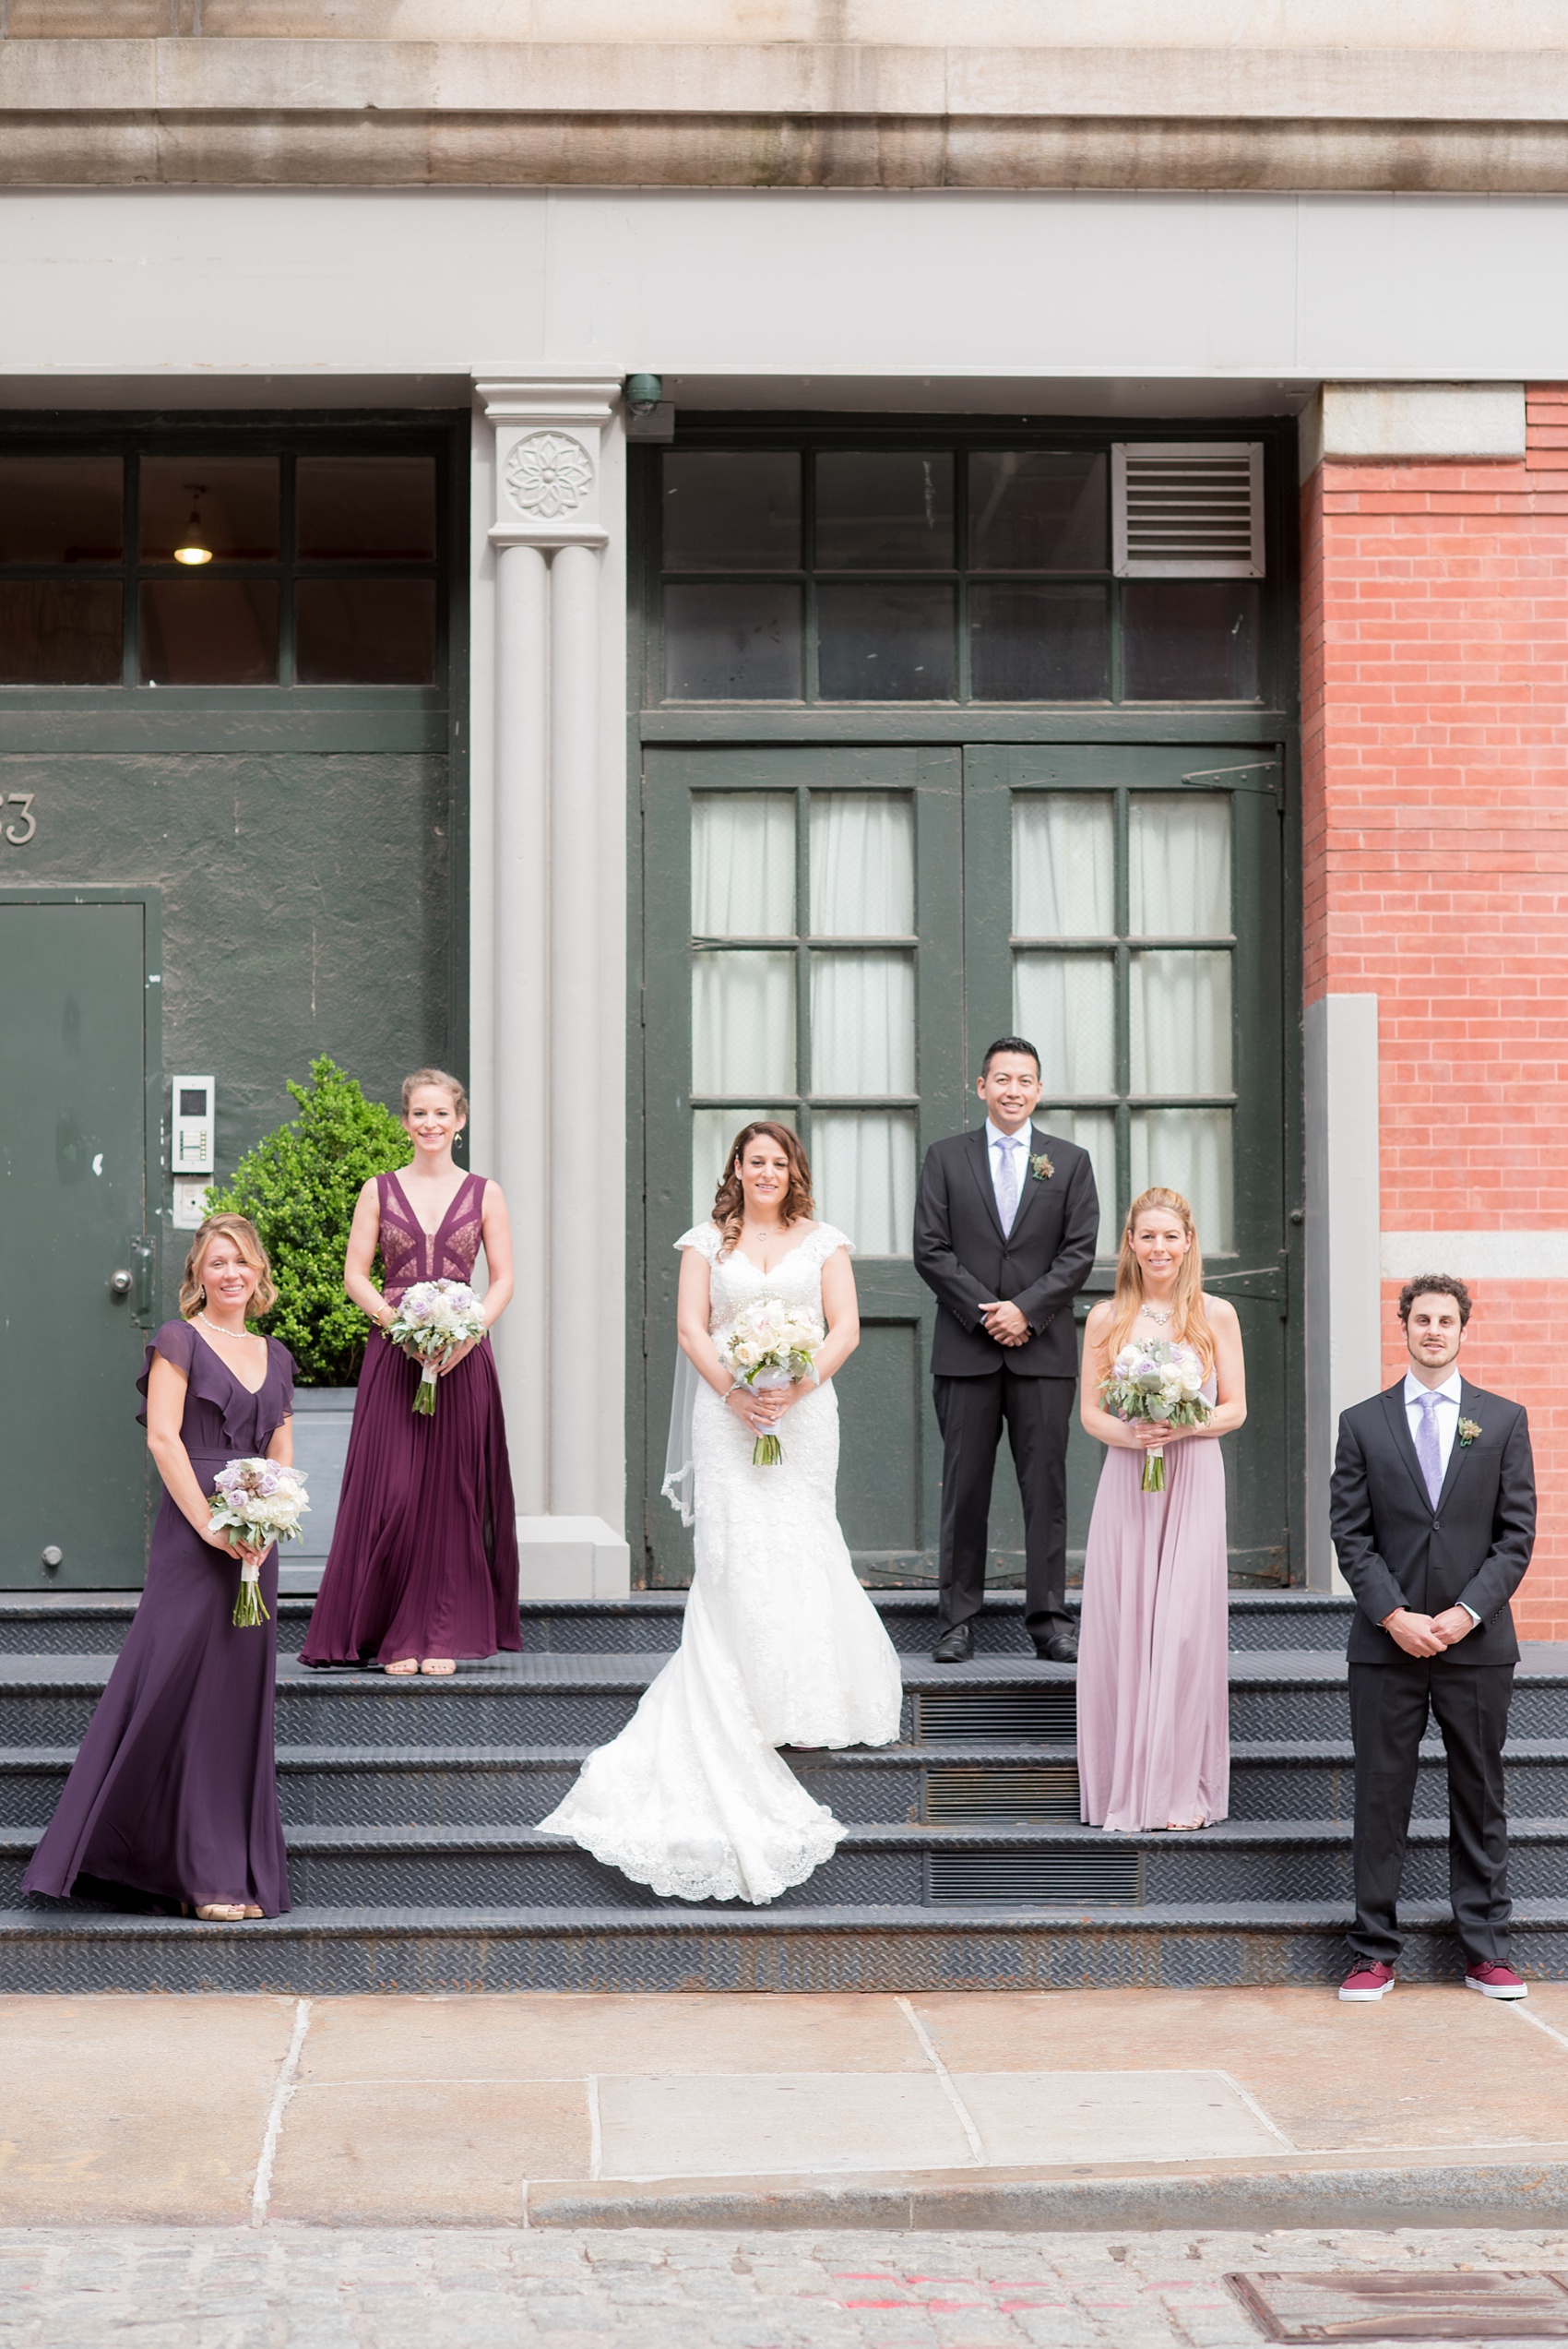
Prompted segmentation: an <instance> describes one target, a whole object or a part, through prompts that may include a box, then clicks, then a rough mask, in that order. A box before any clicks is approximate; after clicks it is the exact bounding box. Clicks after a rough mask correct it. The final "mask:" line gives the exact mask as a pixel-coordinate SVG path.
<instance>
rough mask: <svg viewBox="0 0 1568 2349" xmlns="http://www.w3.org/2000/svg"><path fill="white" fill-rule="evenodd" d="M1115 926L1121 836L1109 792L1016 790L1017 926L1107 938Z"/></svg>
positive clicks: (1039, 933)
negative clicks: (1117, 870) (1117, 858)
mask: <svg viewBox="0 0 1568 2349" xmlns="http://www.w3.org/2000/svg"><path fill="white" fill-rule="evenodd" d="M1115 927H1116V833H1115V825H1114V821H1113V813H1112V804H1111V795H1110V793H1108V792H1095V793H1086V792H1019V793H1016V794H1015V796H1014V800H1013V930H1014V935H1015V936H1017V937H1024V938H1104V937H1109V936H1111V932H1112V931H1113V930H1114V929H1115Z"/></svg>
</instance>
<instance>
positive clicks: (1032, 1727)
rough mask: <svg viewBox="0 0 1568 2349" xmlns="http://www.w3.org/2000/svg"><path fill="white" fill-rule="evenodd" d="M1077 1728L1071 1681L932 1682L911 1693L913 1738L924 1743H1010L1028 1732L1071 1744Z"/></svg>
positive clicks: (970, 1744) (954, 1744) (923, 1744)
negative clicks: (1022, 1683)
mask: <svg viewBox="0 0 1568 2349" xmlns="http://www.w3.org/2000/svg"><path fill="white" fill-rule="evenodd" d="M1077 1734H1078V1708H1077V1701H1076V1698H1075V1693H1074V1689H1073V1685H1072V1683H1071V1681H1065V1680H1059V1681H1055V1682H1053V1683H1051V1684H1049V1685H1047V1686H1045V1687H1038V1688H1029V1687H1013V1688H1005V1687H1004V1688H995V1687H992V1688H930V1689H926V1690H924V1691H923V1692H922V1693H921V1695H920V1696H918V1697H917V1698H916V1699H915V1738H916V1742H917V1743H918V1744H920V1745H922V1746H944V1745H945V1746H972V1745H987V1744H991V1745H999V1746H1010V1745H1013V1744H1015V1743H1016V1741H1017V1740H1018V1739H1019V1738H1024V1739H1028V1738H1031V1737H1039V1738H1049V1739H1051V1741H1052V1742H1054V1743H1062V1742H1063V1741H1064V1742H1067V1743H1069V1744H1070V1743H1071V1742H1072V1740H1073V1739H1074V1738H1075V1736H1076V1735H1077Z"/></svg>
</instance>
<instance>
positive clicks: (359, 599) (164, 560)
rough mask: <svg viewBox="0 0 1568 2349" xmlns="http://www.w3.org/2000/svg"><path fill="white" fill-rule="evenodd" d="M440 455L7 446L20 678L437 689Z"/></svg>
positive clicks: (6, 528) (7, 679) (0, 652)
mask: <svg viewBox="0 0 1568 2349" xmlns="http://www.w3.org/2000/svg"><path fill="white" fill-rule="evenodd" d="M436 574H437V497H436V465H435V459H434V457H433V456H428V455H424V454H420V453H414V452H407V451H403V450H385V451H366V452H364V453H348V452H331V451H327V450H325V449H324V450H320V451H315V450H307V449H305V448H303V447H302V448H297V449H291V448H273V449H264V448H260V447H254V445H253V447H251V448H247V449H244V450H241V449H239V448H236V447H235V446H234V445H233V444H232V443H231V444H229V445H228V446H224V445H222V444H221V443H220V442H215V441H209V442H207V443H206V444H204V443H203V442H201V441H199V440H193V442H192V443H191V445H190V446H189V447H185V448H178V449H172V448H170V447H168V446H167V444H165V443H160V444H159V445H158V446H157V447H145V448H137V447H120V448H118V449H115V450H112V451H101V452H100V453H77V454H42V453H34V452H32V451H27V452H21V451H18V450H16V449H15V448H14V447H13V448H10V449H7V448H6V447H4V445H0V685H8V686H148V687H155V686H234V685H247V686H278V685H281V686H338V685H412V686H420V685H430V684H433V683H434V679H435V674H436V662H437V594H436Z"/></svg>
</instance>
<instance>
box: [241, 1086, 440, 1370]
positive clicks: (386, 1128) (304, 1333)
mask: <svg viewBox="0 0 1568 2349" xmlns="http://www.w3.org/2000/svg"><path fill="white" fill-rule="evenodd" d="M310 1073H311V1078H312V1081H313V1083H314V1085H315V1091H313V1092H308V1093H307V1092H306V1091H305V1089H304V1087H303V1085H296V1084H295V1083H294V1082H293V1081H292V1079H291V1080H290V1084H289V1091H290V1092H291V1093H292V1095H293V1097H294V1099H295V1100H296V1101H297V1102H298V1103H299V1105H300V1114H299V1115H298V1116H297V1117H296V1118H295V1119H293V1121H292V1122H291V1124H289V1125H286V1126H279V1128H278V1130H277V1132H276V1133H273V1134H268V1135H267V1136H266V1137H265V1138H264V1139H262V1140H261V1141H259V1142H257V1144H256V1146H255V1150H252V1151H246V1152H245V1155H244V1158H242V1159H241V1161H240V1163H239V1164H238V1166H236V1167H235V1169H234V1173H233V1177H232V1181H230V1182H229V1183H227V1184H226V1185H224V1186H221V1187H220V1188H219V1189H215V1190H211V1191H209V1192H208V1195H207V1205H208V1214H209V1215H217V1214H219V1213H225V1212H226V1213H228V1214H231V1215H248V1216H249V1217H250V1219H251V1222H253V1223H254V1224H255V1228H256V1230H257V1231H258V1232H259V1233H260V1234H261V1237H262V1242H263V1245H264V1246H265V1247H266V1249H267V1255H268V1256H269V1257H270V1258H272V1277H273V1280H274V1281H275V1282H276V1283H277V1287H278V1302H277V1304H276V1305H275V1306H273V1308H272V1310H271V1312H270V1313H269V1314H268V1315H267V1317H266V1318H265V1320H264V1321H262V1323H261V1324H260V1327H261V1328H262V1329H264V1330H266V1331H267V1335H268V1336H269V1337H273V1338H280V1339H281V1340H282V1341H283V1343H284V1344H285V1345H286V1346H287V1347H288V1349H289V1352H290V1353H291V1354H292V1355H293V1357H294V1364H295V1368H296V1371H297V1374H298V1378H299V1383H300V1385H301V1386H302V1387H351V1386H352V1385H353V1383H354V1381H355V1379H356V1378H357V1377H359V1372H360V1364H361V1362H362V1360H363V1358H364V1349H365V1338H366V1329H365V1318H364V1315H363V1314H362V1312H361V1311H360V1309H359V1306H357V1305H350V1302H349V1299H348V1298H347V1297H346V1296H345V1295H344V1294H343V1251H344V1249H345V1248H346V1247H347V1246H348V1244H349V1225H350V1222H352V1220H353V1213H354V1202H355V1200H356V1199H357V1198H359V1195H360V1188H361V1186H362V1184H363V1183H364V1182H366V1181H367V1180H368V1178H369V1177H370V1176H371V1175H372V1174H388V1173H389V1172H390V1171H391V1170H392V1169H393V1168H394V1167H398V1166H406V1165H407V1164H408V1163H409V1161H410V1159H411V1158H412V1156H413V1149H412V1146H411V1144H410V1140H409V1138H408V1136H407V1134H405V1133H404V1131H403V1128H402V1127H401V1126H399V1124H398V1120H397V1119H396V1117H394V1116H393V1115H392V1112H391V1111H390V1110H389V1109H387V1108H386V1107H384V1106H383V1104H382V1103H380V1102H378V1101H367V1100H366V1099H365V1097H364V1094H363V1093H362V1091H360V1087H359V1083H358V1080H357V1079H355V1078H352V1077H349V1076H345V1074H344V1073H343V1071H342V1069H341V1068H339V1067H338V1066H337V1065H336V1063H335V1062H333V1061H330V1060H313V1061H312V1062H311V1065H310Z"/></svg>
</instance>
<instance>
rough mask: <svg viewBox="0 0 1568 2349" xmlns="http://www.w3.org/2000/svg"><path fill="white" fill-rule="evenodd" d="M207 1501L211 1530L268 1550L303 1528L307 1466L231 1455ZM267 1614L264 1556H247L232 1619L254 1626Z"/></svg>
mask: <svg viewBox="0 0 1568 2349" xmlns="http://www.w3.org/2000/svg"><path fill="white" fill-rule="evenodd" d="M309 1507H310V1503H309V1501H308V1500H307V1499H306V1498H305V1478H304V1471H303V1469H301V1468H285V1467H284V1466H283V1465H282V1463H281V1461H276V1460H232V1461H230V1462H229V1465H228V1467H227V1468H224V1469H220V1472H219V1473H218V1476H217V1479H216V1490H215V1491H214V1492H212V1493H211V1494H210V1495H209V1496H208V1508H210V1509H211V1511H212V1520H211V1522H210V1524H209V1525H208V1529H207V1530H208V1532H209V1533H223V1532H229V1533H233V1534H236V1535H238V1537H239V1539H240V1541H241V1542H242V1544H244V1547H245V1548H246V1549H247V1550H264V1551H265V1550H269V1549H270V1548H271V1547H272V1544H273V1543H274V1542H291V1541H293V1540H294V1539H295V1538H296V1537H297V1536H298V1535H299V1534H300V1533H301V1532H303V1530H304V1529H303V1526H302V1525H301V1523H300V1520H301V1518H302V1517H303V1516H304V1514H305V1512H306V1510H307V1509H308V1508H309ZM267 1620H268V1616H267V1609H266V1608H265V1607H264V1606H263V1605H262V1603H261V1564H260V1560H259V1559H258V1560H257V1561H256V1562H255V1565H253V1564H252V1563H251V1561H250V1560H249V1559H248V1558H247V1559H246V1560H245V1561H244V1563H243V1564H242V1566H241V1568H240V1593H239V1596H238V1598H237V1599H236V1600H235V1601H234V1614H233V1621H234V1622H235V1624H236V1625H237V1626H238V1627H239V1628H240V1629H241V1630H242V1631H249V1630H251V1629H253V1628H255V1626H256V1625H257V1624H261V1623H266V1622H267Z"/></svg>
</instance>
